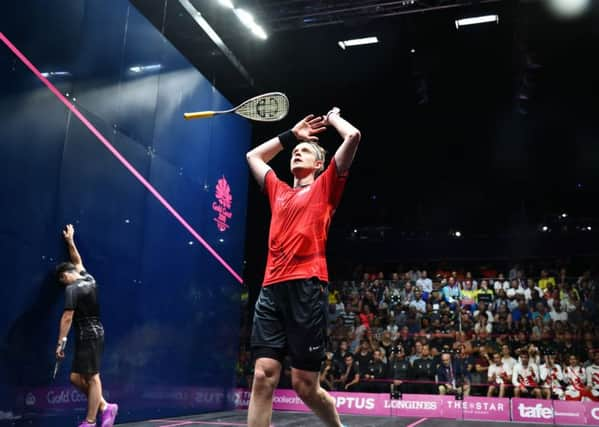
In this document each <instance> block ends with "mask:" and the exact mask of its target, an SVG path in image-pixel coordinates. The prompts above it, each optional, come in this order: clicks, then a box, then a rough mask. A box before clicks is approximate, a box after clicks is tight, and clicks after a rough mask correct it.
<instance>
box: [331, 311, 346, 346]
mask: <svg viewBox="0 0 599 427" xmlns="http://www.w3.org/2000/svg"><path fill="white" fill-rule="evenodd" d="M349 332H350V329H349V328H348V327H347V326H345V324H344V323H343V318H342V317H338V318H337V319H336V321H335V326H333V328H332V329H331V333H330V337H331V339H332V340H333V341H336V342H339V341H341V340H346V339H347V337H348V336H349Z"/></svg>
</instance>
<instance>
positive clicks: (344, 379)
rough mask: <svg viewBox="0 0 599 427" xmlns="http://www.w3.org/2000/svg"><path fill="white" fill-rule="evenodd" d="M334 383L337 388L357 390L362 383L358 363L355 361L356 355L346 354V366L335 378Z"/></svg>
mask: <svg viewBox="0 0 599 427" xmlns="http://www.w3.org/2000/svg"><path fill="white" fill-rule="evenodd" d="M334 383H335V385H336V388H337V390H345V391H357V388H358V384H359V383H360V372H359V370H358V367H357V365H356V364H355V363H354V357H353V356H352V355H351V354H350V353H348V354H346V355H345V367H344V370H342V371H341V372H340V374H339V377H338V378H335V380H334Z"/></svg>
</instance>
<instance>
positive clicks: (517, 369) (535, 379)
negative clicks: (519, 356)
mask: <svg viewBox="0 0 599 427" xmlns="http://www.w3.org/2000/svg"><path fill="white" fill-rule="evenodd" d="M512 384H513V385H514V387H519V386H524V387H536V386H538V385H539V368H537V365H535V364H534V363H529V364H528V366H526V367H524V366H522V364H521V363H520V362H518V363H516V366H514V372H512Z"/></svg>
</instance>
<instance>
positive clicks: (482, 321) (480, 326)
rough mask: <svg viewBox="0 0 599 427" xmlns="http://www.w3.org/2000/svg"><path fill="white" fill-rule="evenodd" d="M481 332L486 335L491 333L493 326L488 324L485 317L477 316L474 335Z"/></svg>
mask: <svg viewBox="0 0 599 427" xmlns="http://www.w3.org/2000/svg"><path fill="white" fill-rule="evenodd" d="M481 331H485V332H487V333H488V334H490V333H492V332H493V324H491V323H488V321H487V317H486V316H485V315H479V316H478V321H477V322H476V323H475V324H474V333H475V334H478V333H480V332H481Z"/></svg>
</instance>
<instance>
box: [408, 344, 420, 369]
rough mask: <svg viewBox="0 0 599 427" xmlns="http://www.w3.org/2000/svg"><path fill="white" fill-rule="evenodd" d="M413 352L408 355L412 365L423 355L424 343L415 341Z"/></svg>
mask: <svg viewBox="0 0 599 427" xmlns="http://www.w3.org/2000/svg"><path fill="white" fill-rule="evenodd" d="M413 351H414V352H413V353H412V354H411V355H410V357H408V361H409V362H410V364H411V365H413V364H414V360H416V359H420V358H421V357H422V343H421V342H420V341H416V342H414V349H413Z"/></svg>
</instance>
